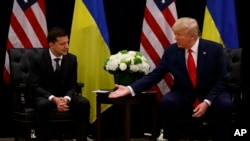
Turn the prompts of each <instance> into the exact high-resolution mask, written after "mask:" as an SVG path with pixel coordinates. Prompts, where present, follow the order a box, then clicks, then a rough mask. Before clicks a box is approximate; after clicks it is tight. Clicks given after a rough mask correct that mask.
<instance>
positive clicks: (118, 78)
mask: <svg viewBox="0 0 250 141" xmlns="http://www.w3.org/2000/svg"><path fill="white" fill-rule="evenodd" d="M140 77H141V75H139V74H136V73H135V74H133V73H117V74H115V82H116V84H119V85H124V86H127V85H130V84H132V83H133V82H135V81H136V80H137V79H139V78H140Z"/></svg>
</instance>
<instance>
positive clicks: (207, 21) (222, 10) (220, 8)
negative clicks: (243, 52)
mask: <svg viewBox="0 0 250 141" xmlns="http://www.w3.org/2000/svg"><path fill="white" fill-rule="evenodd" d="M236 19H237V18H236V13H235V4H234V0H207V5H206V8H205V16H204V21H203V30H202V38H204V39H209V40H213V41H216V42H219V43H221V44H223V46H224V47H227V48H238V47H239V41H238V29H237V20H236Z"/></svg>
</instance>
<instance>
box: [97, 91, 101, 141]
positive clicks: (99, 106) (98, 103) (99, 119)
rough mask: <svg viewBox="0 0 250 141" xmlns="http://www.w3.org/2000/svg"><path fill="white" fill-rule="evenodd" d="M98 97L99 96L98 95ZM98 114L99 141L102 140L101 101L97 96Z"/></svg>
mask: <svg viewBox="0 0 250 141" xmlns="http://www.w3.org/2000/svg"><path fill="white" fill-rule="evenodd" d="M97 97H98V96H97ZM96 116H97V119H96V120H97V141H101V103H100V102H99V100H98V98H97V102H96Z"/></svg>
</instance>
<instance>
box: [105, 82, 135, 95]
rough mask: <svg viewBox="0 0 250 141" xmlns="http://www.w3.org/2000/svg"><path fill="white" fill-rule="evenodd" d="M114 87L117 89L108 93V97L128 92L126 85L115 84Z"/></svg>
mask: <svg viewBox="0 0 250 141" xmlns="http://www.w3.org/2000/svg"><path fill="white" fill-rule="evenodd" d="M115 87H116V88H117V89H116V90H115V91H113V92H111V93H110V94H109V98H119V97H123V96H126V95H129V94H130V90H129V88H128V87H127V86H123V85H118V84H115Z"/></svg>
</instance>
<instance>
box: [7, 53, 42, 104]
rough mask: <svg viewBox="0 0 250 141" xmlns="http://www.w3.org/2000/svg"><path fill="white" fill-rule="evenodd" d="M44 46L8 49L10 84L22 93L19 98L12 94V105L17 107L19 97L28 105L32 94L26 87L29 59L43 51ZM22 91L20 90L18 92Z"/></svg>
mask: <svg viewBox="0 0 250 141" xmlns="http://www.w3.org/2000/svg"><path fill="white" fill-rule="evenodd" d="M45 50H46V49H45V48H11V49H9V66H10V80H11V85H12V86H13V87H14V88H16V89H17V90H14V91H15V92H16V91H19V93H22V96H21V98H20V96H19V95H13V99H14V100H13V106H14V107H17V106H18V107H19V106H20V105H19V104H20V99H21V102H22V103H25V105H27V106H28V105H30V104H31V100H32V95H31V94H30V93H29V89H28V85H29V83H28V79H29V68H30V61H31V60H32V59H33V58H34V57H35V56H37V55H38V54H41V53H42V52H43V51H45ZM20 91H22V92H20Z"/></svg>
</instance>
